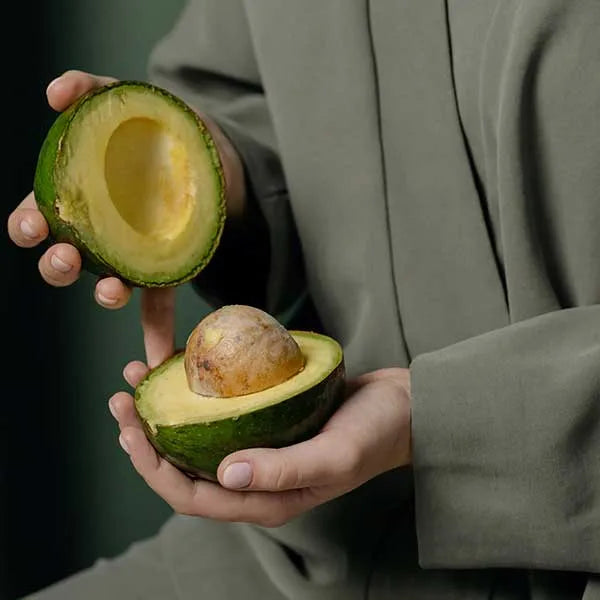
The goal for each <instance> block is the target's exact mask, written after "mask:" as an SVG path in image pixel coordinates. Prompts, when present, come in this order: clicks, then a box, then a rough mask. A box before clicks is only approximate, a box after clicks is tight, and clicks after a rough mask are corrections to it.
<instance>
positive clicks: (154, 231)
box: [34, 81, 225, 287]
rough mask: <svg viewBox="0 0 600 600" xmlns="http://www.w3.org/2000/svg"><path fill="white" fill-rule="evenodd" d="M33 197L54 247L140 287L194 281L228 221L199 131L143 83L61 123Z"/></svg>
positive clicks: (86, 103)
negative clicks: (69, 249)
mask: <svg viewBox="0 0 600 600" xmlns="http://www.w3.org/2000/svg"><path fill="white" fill-rule="evenodd" d="M34 192H35V199H36V202H37V205H38V207H39V209H40V211H41V212H42V213H43V215H44V217H45V218H46V220H47V221H48V225H49V228H50V233H51V236H52V238H53V239H54V240H56V241H61V242H68V243H70V244H73V245H74V246H76V247H77V248H78V249H79V251H80V253H81V254H82V256H83V259H84V266H85V268H86V269H88V270H90V271H92V272H95V273H97V274H101V275H116V276H118V277H120V278H121V279H123V280H124V281H126V282H128V283H130V284H132V285H136V286H140V287H161V286H170V285H176V284H179V283H183V282H184V281H187V280H189V279H191V278H192V277H194V276H195V275H196V274H197V273H199V272H200V271H201V270H202V268H203V267H204V266H206V264H207V263H208V262H209V260H210V258H211V257H212V255H213V253H214V251H215V249H216V247H217V245H218V243H219V239H220V235H221V232H222V229H223V224H224V220H225V200H224V179H223V170H222V166H221V163H220V159H219V155H218V152H217V149H216V147H215V144H214V142H213V140H212V138H211V136H210V134H209V132H208V131H207V129H206V126H205V124H204V122H203V121H202V120H201V119H200V117H199V116H198V115H197V114H196V113H195V112H194V111H193V110H192V109H191V108H190V107H188V106H187V105H186V104H185V103H184V102H183V101H182V100H180V99H179V98H177V97H176V96H174V95H173V94H171V93H169V92H168V91H166V90H164V89H161V88H159V87H156V86H153V85H150V84H147V83H143V82H135V81H124V82H119V83H114V84H109V85H107V86H104V87H101V88H99V89H96V90H93V91H91V92H89V93H88V94H86V95H84V96H83V97H81V98H80V99H79V100H78V101H77V102H76V103H75V104H73V105H72V106H71V107H70V108H68V109H67V110H66V111H65V112H63V113H62V114H61V115H60V116H59V117H58V118H57V120H56V121H55V122H54V124H53V126H52V127H51V129H50V131H49V132H48V135H47V136H46V139H45V141H44V144H43V145H42V149H41V151H40V155H39V159H38V165H37V169H36V173H35V180H34Z"/></svg>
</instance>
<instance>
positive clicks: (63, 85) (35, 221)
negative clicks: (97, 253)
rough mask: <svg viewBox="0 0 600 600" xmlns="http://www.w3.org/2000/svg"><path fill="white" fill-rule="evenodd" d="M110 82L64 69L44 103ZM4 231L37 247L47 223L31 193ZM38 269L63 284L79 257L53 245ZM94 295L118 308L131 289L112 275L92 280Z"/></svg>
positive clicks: (65, 100)
mask: <svg viewBox="0 0 600 600" xmlns="http://www.w3.org/2000/svg"><path fill="white" fill-rule="evenodd" d="M112 81H116V80H115V79H113V78H111V77H99V76H96V75H90V74H89V73H83V72H81V71H67V72H66V73H65V74H64V75H61V76H60V77H58V78H57V79H55V80H54V81H52V83H50V85H49V86H48V89H47V91H46V95H47V97H48V104H50V106H51V107H52V108H53V109H54V110H56V111H62V110H65V109H66V108H68V107H69V106H70V105H71V104H73V102H75V100H77V99H78V98H79V97H80V96H82V95H83V94H85V93H86V92H88V91H90V90H92V89H94V88H97V87H100V86H103V85H106V84H108V83H110V82H112ZM8 233H9V235H10V238H11V239H12V241H13V242H14V243H15V244H17V246H21V247H22V248H32V247H34V246H37V245H38V244H40V243H41V242H42V241H44V240H45V239H46V238H47V237H48V233H49V232H48V224H47V223H46V220H45V219H44V217H43V216H42V213H41V212H40V211H39V210H38V209H37V206H36V203H35V198H34V196H33V192H31V193H30V194H29V195H28V196H27V197H26V198H25V199H24V200H23V201H22V202H21V204H19V206H17V208H16V209H15V210H14V211H13V213H12V214H11V215H10V217H9V218H8ZM38 268H39V270H40V273H41V275H42V277H43V278H44V280H45V281H46V282H47V283H49V284H50V285H53V286H56V287H63V286H67V285H70V284H72V283H74V282H75V281H77V279H78V278H79V275H80V272H81V256H80V255H79V252H78V251H77V249H76V248H74V247H73V246H71V245H70V244H62V243H59V244H53V245H52V246H50V247H49V248H48V250H46V252H44V254H43V255H42V257H41V258H40V260H39V263H38ZM94 296H95V298H96V301H97V302H98V304H100V305H101V306H104V307H105V308H121V307H122V306H124V305H125V304H127V301H128V300H129V298H130V296H131V289H130V288H129V287H128V286H127V285H125V284H124V283H123V282H122V281H121V280H120V279H117V278H116V277H104V278H102V279H99V280H98V282H97V283H96V289H95V294H94Z"/></svg>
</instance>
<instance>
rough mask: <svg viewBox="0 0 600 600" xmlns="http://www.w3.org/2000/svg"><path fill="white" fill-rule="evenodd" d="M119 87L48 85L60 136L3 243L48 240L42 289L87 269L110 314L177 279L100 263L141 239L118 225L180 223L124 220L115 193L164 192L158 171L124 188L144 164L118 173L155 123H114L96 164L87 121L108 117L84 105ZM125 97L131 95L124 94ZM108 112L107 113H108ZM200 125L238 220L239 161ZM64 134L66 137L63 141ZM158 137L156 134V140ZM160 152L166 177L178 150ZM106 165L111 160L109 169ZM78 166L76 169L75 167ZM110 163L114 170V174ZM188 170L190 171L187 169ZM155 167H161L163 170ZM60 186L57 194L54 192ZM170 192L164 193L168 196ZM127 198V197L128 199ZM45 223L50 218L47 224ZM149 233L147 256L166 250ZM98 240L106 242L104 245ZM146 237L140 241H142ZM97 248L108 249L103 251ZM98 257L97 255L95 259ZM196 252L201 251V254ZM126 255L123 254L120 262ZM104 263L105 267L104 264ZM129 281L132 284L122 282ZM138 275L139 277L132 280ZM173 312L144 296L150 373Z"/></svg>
mask: <svg viewBox="0 0 600 600" xmlns="http://www.w3.org/2000/svg"><path fill="white" fill-rule="evenodd" d="M118 85H119V84H117V83H116V80H115V79H113V78H110V77H99V76H95V75H91V74H88V73H83V72H80V71H68V72H66V73H65V74H63V75H62V76H60V77H58V78H57V79H55V80H54V81H53V82H52V83H50V85H49V86H48V89H47V97H48V103H49V104H50V106H51V107H52V108H53V109H55V110H57V111H59V112H62V114H61V116H60V117H59V118H58V119H57V122H56V125H55V127H53V130H54V133H55V134H60V135H55V136H54V140H53V139H52V130H51V132H50V133H49V136H48V138H47V143H46V144H45V148H44V149H43V150H42V152H41V154H40V163H41V168H38V174H36V188H37V189H38V191H39V194H38V196H39V197H36V196H34V193H33V192H32V193H30V194H29V195H28V196H27V197H26V198H25V199H24V200H23V202H21V204H20V205H19V206H18V207H17V209H16V210H15V211H14V212H13V213H12V214H11V215H10V217H9V220H8V230H9V235H10V237H11V239H12V240H13V241H14V242H15V244H17V245H18V246H21V247H24V248H31V247H34V246H37V245H38V244H40V243H41V242H43V241H44V240H46V239H47V238H48V236H49V235H52V239H53V242H54V243H53V244H52V245H51V246H50V247H49V248H48V249H47V250H46V252H45V253H44V254H43V255H42V257H41V258H40V260H39V264H38V267H39V271H40V273H41V275H42V277H43V278H44V280H45V281H46V282H47V283H49V284H50V285H53V286H57V287H63V286H68V285H70V284H72V283H74V282H75V281H76V280H77V279H78V278H79V275H80V272H81V269H82V268H89V270H92V271H96V272H98V273H101V274H102V275H103V277H101V278H100V279H99V280H98V282H97V284H96V288H95V294H94V296H95V299H96V301H97V302H98V304H100V305H101V306H103V307H105V308H110V309H117V308H121V307H123V306H124V305H125V304H127V302H128V301H129V298H130V296H131V287H130V285H131V284H133V285H140V286H142V287H146V284H148V285H153V284H154V283H157V284H158V285H159V286H160V285H174V284H176V283H178V279H177V277H176V276H177V273H176V270H177V269H171V267H172V265H170V264H168V265H167V267H166V268H165V269H163V271H169V270H170V271H171V273H168V274H169V275H172V274H173V273H174V279H173V280H172V281H171V280H169V281H161V280H160V278H159V279H158V280H157V281H156V282H154V281H153V280H152V277H151V276H148V275H149V274H147V273H146V274H145V273H143V272H142V273H141V274H140V272H139V270H140V268H142V267H143V266H144V265H143V261H144V260H146V259H144V258H142V261H141V264H133V265H129V267H130V268H129V271H127V269H125V271H123V270H120V269H118V268H114V267H115V264H111V263H119V260H118V258H117V259H116V261H114V260H113V258H114V257H111V260H109V261H105V260H104V254H105V253H106V251H107V248H110V249H111V250H113V249H114V248H115V247H117V246H119V244H122V245H123V244H127V243H128V241H129V240H130V239H131V235H136V233H135V229H136V227H137V230H138V232H139V231H140V230H141V233H144V223H137V222H133V223H131V222H130V225H132V227H131V228H130V229H128V230H127V231H126V232H123V231H121V230H120V229H119V227H117V225H119V226H120V225H123V224H124V223H126V222H127V217H128V216H129V217H132V215H133V217H132V218H134V220H135V216H136V215H138V216H139V215H140V214H144V215H146V216H148V215H150V216H151V217H152V215H154V216H157V218H156V219H155V220H154V221H153V222H150V223H147V222H146V223H145V225H146V226H148V225H150V226H151V225H153V224H154V225H156V226H157V227H163V226H169V225H173V226H174V227H175V229H176V228H177V227H176V226H177V225H178V223H171V222H170V221H169V219H165V218H164V217H165V216H168V215H160V214H159V215H156V214H155V212H156V211H153V210H148V211H131V210H130V211H129V212H128V208H131V204H132V202H131V197H128V195H127V194H125V195H124V194H122V193H120V192H123V191H125V192H126V191H127V189H128V186H133V191H137V192H139V191H146V192H147V191H150V192H155V191H156V189H155V188H156V185H154V184H160V185H162V183H161V182H163V178H162V177H161V176H160V175H156V172H155V171H157V169H154V170H153V169H141V171H142V174H141V177H140V178H139V180H138V181H137V183H136V181H127V182H124V181H122V177H121V175H122V174H123V173H124V172H125V171H127V172H131V171H135V168H136V167H140V168H141V167H144V165H142V164H137V165H136V164H129V163H128V164H127V165H126V167H127V169H124V168H120V165H121V164H122V163H123V161H127V160H128V159H130V158H131V156H132V155H133V156H135V155H136V153H131V152H128V151H127V149H128V147H130V146H131V144H132V143H134V142H136V140H137V141H139V139H138V138H139V137H140V135H141V136H142V138H144V136H145V137H146V138H148V136H149V135H150V136H151V137H152V135H153V134H156V133H157V132H156V131H155V129H156V127H154V126H153V123H154V122H153V121H152V122H151V121H149V120H148V119H145V118H144V115H141V117H142V118H135V117H139V116H140V115H137V114H136V115H130V116H133V117H134V118H129V116H128V115H125V117H127V118H124V119H123V125H124V127H117V125H118V123H117V124H116V125H115V134H116V133H119V134H120V135H118V136H117V135H113V136H112V137H111V140H110V141H109V144H108V146H107V152H106V156H104V155H99V156H94V147H93V146H94V140H95V139H97V136H96V135H95V134H97V132H98V131H99V130H101V129H102V127H98V123H91V125H92V126H93V129H90V122H87V121H86V119H88V120H91V121H93V120H94V119H99V120H102V111H103V110H106V109H103V106H102V102H98V101H95V103H96V106H95V107H92V106H91V105H90V102H89V101H88V99H89V98H91V97H93V96H94V93H97V97H98V98H102V97H104V98H107V97H108V94H107V93H104V91H107V92H108V91H111V89H112V86H114V87H117V86H118ZM107 86H109V87H107ZM141 86H143V84H141V85H140V86H138V87H137V89H141ZM133 88H135V86H133ZM123 89H132V88H131V87H130V88H127V87H126V86H123ZM114 91H116V90H114ZM111 93H112V92H111ZM84 98H85V99H86V101H85V103H84V102H83V101H82V100H83V99H84ZM109 102H110V101H109ZM132 104H134V103H129V105H132ZM76 105H78V106H79V107H88V108H87V109H86V110H81V111H77V112H79V113H80V114H81V115H83V117H82V116H79V117H78V119H79V123H80V126H81V127H80V129H78V127H77V126H76V125H77V123H78V121H77V119H76V118H75V116H76V115H75V114H74V112H75V111H74V110H73V109H74V108H75V106H76ZM108 105H109V103H107V102H104V106H108ZM92 109H94V110H92ZM106 112H107V113H110V110H107V111H106ZM174 112H175V111H174ZM86 115H88V116H86ZM105 117H106V115H105ZM199 123H201V126H205V127H206V129H207V130H208V132H209V133H210V139H211V143H212V144H214V147H216V151H217V152H216V154H217V155H218V158H215V160H217V161H219V163H220V168H221V169H222V181H223V182H224V190H222V191H223V192H224V194H223V196H224V200H226V212H227V216H228V217H229V216H231V217H234V218H237V217H239V216H240V215H241V214H242V213H243V209H244V201H245V193H244V190H245V184H244V175H243V168H242V166H241V162H240V159H239V157H238V155H237V152H236V151H235V149H234V148H233V146H232V145H231V143H230V142H229V140H228V139H227V138H226V136H225V135H224V134H223V133H222V132H221V131H220V129H219V128H218V127H217V126H216V125H215V124H214V123H213V122H212V121H210V120H209V119H206V118H205V117H204V116H202V120H201V121H199ZM67 125H68V126H67ZM144 125H149V127H145V126H144ZM107 129H109V128H107ZM127 130H129V131H127ZM79 131H82V132H83V133H84V134H85V133H86V132H87V133H88V134H89V132H90V131H93V134H92V135H79ZM63 133H64V134H65V135H62V134H63ZM158 133H159V134H160V133H161V132H158ZM184 133H185V132H184ZM67 134H68V135H67ZM154 137H156V136H154ZM165 137H166V136H165ZM59 139H60V143H59ZM52 141H54V142H55V143H54V148H50V146H52V145H53V144H52V143H51V142H52ZM151 141H152V140H151ZM154 141H156V140H154ZM167 141H168V140H167ZM90 143H91V144H92V145H91V146H90V145H89V144H90ZM61 145H62V146H63V147H68V149H69V151H68V152H65V153H64V157H61V156H59V154H60V152H57V150H58V147H59V146H61ZM159 145H161V144H154V145H152V146H151V149H150V150H149V153H151V152H153V151H154V149H155V147H156V146H159ZM162 146H165V147H166V150H167V151H168V152H169V160H170V163H169V164H168V165H166V166H167V167H168V168H167V169H165V170H169V169H171V168H172V167H173V165H174V163H175V162H176V160H175V159H177V154H178V150H179V149H178V148H172V147H170V146H169V145H168V144H162ZM111 147H112V151H111V152H108V150H111ZM142 154H143V153H142ZM138 155H139V153H138ZM44 156H47V157H51V156H53V157H54V158H57V159H60V161H62V162H61V164H60V165H59V166H60V168H59V166H57V165H58V162H57V163H56V164H52V165H49V164H48V165H45V164H42V163H43V157H44ZM111 157H112V159H114V160H112V161H111V160H110V159H111ZM184 158H185V157H184ZM78 162H79V163H80V164H79V165H78ZM111 162H112V163H113V164H112V166H111V164H110V163H111ZM130 162H131V161H130ZM138 162H139V161H138ZM184 162H185V161H184ZM189 162H190V163H191V162H192V161H189ZM95 165H97V166H98V168H97V169H96V170H97V171H98V174H100V173H101V174H102V176H103V178H105V179H106V181H105V182H102V185H96V187H95V188H94V187H93V186H94V177H93V172H92V171H93V170H94V168H95ZM146 166H147V167H148V166H151V165H146ZM154 166H158V167H160V166H161V165H154ZM138 171H139V170H138ZM171 179H172V181H171V183H172V184H173V185H175V184H177V181H178V178H175V177H173V178H171ZM111 180H112V184H113V186H112V187H113V188H115V189H114V192H115V193H114V194H111V198H110V200H111V201H110V202H101V203H99V205H100V207H101V210H99V211H98V210H95V209H94V206H93V202H90V201H89V198H91V197H93V196H95V195H96V194H98V193H100V188H102V187H104V183H106V184H107V187H108V188H109V189H110V187H111V185H110V184H111ZM73 182H75V183H73ZM163 183H164V182H163ZM167 183H168V182H167ZM137 184H139V186H137V187H140V186H141V187H142V188H144V186H146V187H148V185H146V184H149V185H150V187H152V188H154V189H151V190H146V189H145V188H144V189H143V190H140V189H136V185H137ZM61 186H62V189H59V187H61ZM167 187H168V186H167ZM81 190H83V192H84V193H86V192H87V197H86V198H85V203H86V205H87V206H86V211H80V210H79V207H78V206H77V203H76V197H77V194H78V193H79V192H80V191H81ZM159 191H160V192H163V191H165V190H162V189H161V190H159ZM168 191H169V190H166V192H168ZM59 192H60V194H59ZM90 192H91V193H90ZM166 192H165V193H166ZM133 195H134V194H131V196H133ZM152 195H153V194H152V193H150V194H148V193H145V194H142V196H145V197H149V198H150V199H151V198H152ZM42 196H43V197H42ZM59 196H60V199H61V202H62V204H61V205H59V204H58V198H59ZM113 196H114V197H113ZM121 196H122V197H121ZM71 199H72V200H71ZM67 200H69V201H67ZM39 207H41V208H42V209H43V213H44V214H42V212H40V210H39ZM108 209H110V210H113V209H116V210H118V211H119V212H120V213H121V216H123V215H124V217H123V219H120V220H118V221H111V220H110V219H109V218H108V217H109V216H110V215H108V217H107V213H106V210H108ZM69 211H70V212H69ZM82 212H86V214H84V215H83V216H84V218H83V219H80V221H81V220H82V221H90V222H91V225H92V227H89V228H88V232H87V233H90V231H91V235H88V237H87V239H84V238H85V237H86V236H85V227H84V225H85V223H83V224H82V223H81V222H77V219H78V218H79V217H80V214H81V213H82ZM175 212H177V211H175ZM44 215H46V217H49V219H50V221H49V220H48V218H45V217H44ZM200 220H201V219H200ZM130 221H131V219H130ZM65 222H67V224H68V225H69V224H70V225H72V227H69V226H66V227H65ZM221 226H222V223H221ZM164 228H165V227H163V229H164ZM167 228H168V227H167ZM69 229H71V231H70V232H69V231H68V230H69ZM146 230H147V227H146ZM115 232H116V233H115ZM150 233H151V234H152V235H148V236H144V235H140V240H141V241H142V242H144V241H146V242H147V245H148V247H149V248H152V246H153V244H154V246H155V247H160V248H165V244H157V243H156V240H154V239H153V234H154V233H156V232H155V231H152V232H150ZM162 233H164V234H165V236H166V238H169V237H173V235H172V234H173V231H164V232H162ZM103 235H104V238H103V237H102V236H103ZM111 236H112V237H111ZM144 237H145V238H146V239H145V240H144ZM154 237H155V236H154ZM163 237H164V236H163ZM109 238H110V239H109ZM166 238H165V239H166ZM98 240H100V244H99V245H98V244H95V242H97V241H98ZM103 240H104V241H105V242H106V243H104V244H102V241H103ZM176 244H177V240H176V241H175V242H174V245H176ZM98 250H99V252H97V251H98ZM200 250H203V249H202V248H201V249H200ZM82 254H83V255H82ZM124 254H125V253H124V252H123V253H122V254H121V256H123V255H124ZM145 254H146V256H148V255H149V253H145ZM197 254H198V256H199V255H200V254H202V252H201V251H199V252H198V253H197ZM94 257H96V258H99V260H95V261H94V260H93V259H94ZM154 258H155V257H151V258H150V259H149V260H147V262H149V263H150V264H154V263H156V262H157V261H156V260H154ZM195 258H197V257H192V263H193V262H194V259H195ZM200 258H202V257H200ZM90 259H91V260H90ZM161 259H162V260H163V262H164V261H166V262H167V263H168V261H169V259H170V257H168V256H167V257H164V256H163V257H161ZM107 262H108V264H106V263H107ZM180 262H181V261H180ZM199 262H201V260H200V261H199ZM94 263H95V264H94ZM98 263H100V264H98ZM188 264H189V263H188ZM126 266H127V265H126ZM185 266H187V265H185V264H184V265H183V267H185ZM97 267H100V268H97ZM104 267H107V268H104ZM198 267H199V264H192V265H191V266H190V270H189V273H187V275H190V274H192V273H195V272H196V271H197V270H198ZM136 269H137V271H136ZM128 273H129V274H131V275H132V277H128V276H127V275H128ZM115 275H116V276H115ZM136 275H139V277H138V278H137V279H136ZM173 306H174V297H173V293H172V291H170V290H168V289H167V290H163V289H155V290H151V289H144V290H143V298H142V312H143V314H142V324H143V325H144V332H145V341H146V348H147V360H148V361H149V364H151V365H153V366H155V365H156V364H159V363H160V362H162V360H164V359H165V358H166V357H167V356H168V355H169V353H170V352H172V347H170V346H169V344H170V340H171V337H172V336H171V329H170V328H171V327H172V323H173V315H172V314H171V313H172V310H173ZM169 311H171V312H169Z"/></svg>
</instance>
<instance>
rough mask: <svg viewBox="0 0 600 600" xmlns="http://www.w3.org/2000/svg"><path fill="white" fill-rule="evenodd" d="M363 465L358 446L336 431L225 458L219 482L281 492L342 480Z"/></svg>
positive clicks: (350, 476)
mask: <svg viewBox="0 0 600 600" xmlns="http://www.w3.org/2000/svg"><path fill="white" fill-rule="evenodd" d="M359 466H360V453H359V451H358V447H354V446H353V445H350V443H349V442H348V441H345V440H343V439H341V436H340V435H339V434H337V433H336V432H334V431H324V432H322V433H320V434H318V435H317V436H316V437H314V438H312V439H310V440H308V441H306V442H301V443H299V444H295V445H293V446H288V447H286V448H279V449H272V448H255V449H251V450H241V451H239V452H235V453H233V454H230V455H229V456H228V457H226V458H225V459H223V461H222V462H221V464H220V465H219V469H218V471H217V477H218V479H219V483H220V484H221V485H222V486H223V487H226V488H229V489H238V490H263V491H272V492H281V491H284V490H294V489H300V488H306V487H313V486H319V485H331V484H334V483H343V482H345V481H346V480H348V481H349V480H350V479H351V478H353V475H354V474H355V473H356V471H357V468H358V467H359Z"/></svg>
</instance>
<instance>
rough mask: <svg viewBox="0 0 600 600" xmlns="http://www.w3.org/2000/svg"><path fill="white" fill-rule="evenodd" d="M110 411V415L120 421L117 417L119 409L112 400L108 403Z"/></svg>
mask: <svg viewBox="0 0 600 600" xmlns="http://www.w3.org/2000/svg"><path fill="white" fill-rule="evenodd" d="M108 410H110V414H111V415H112V416H113V417H114V418H115V419H116V420H117V421H118V420H119V417H118V416H117V409H116V408H115V405H114V404H113V401H112V398H111V399H110V400H109V401H108Z"/></svg>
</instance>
